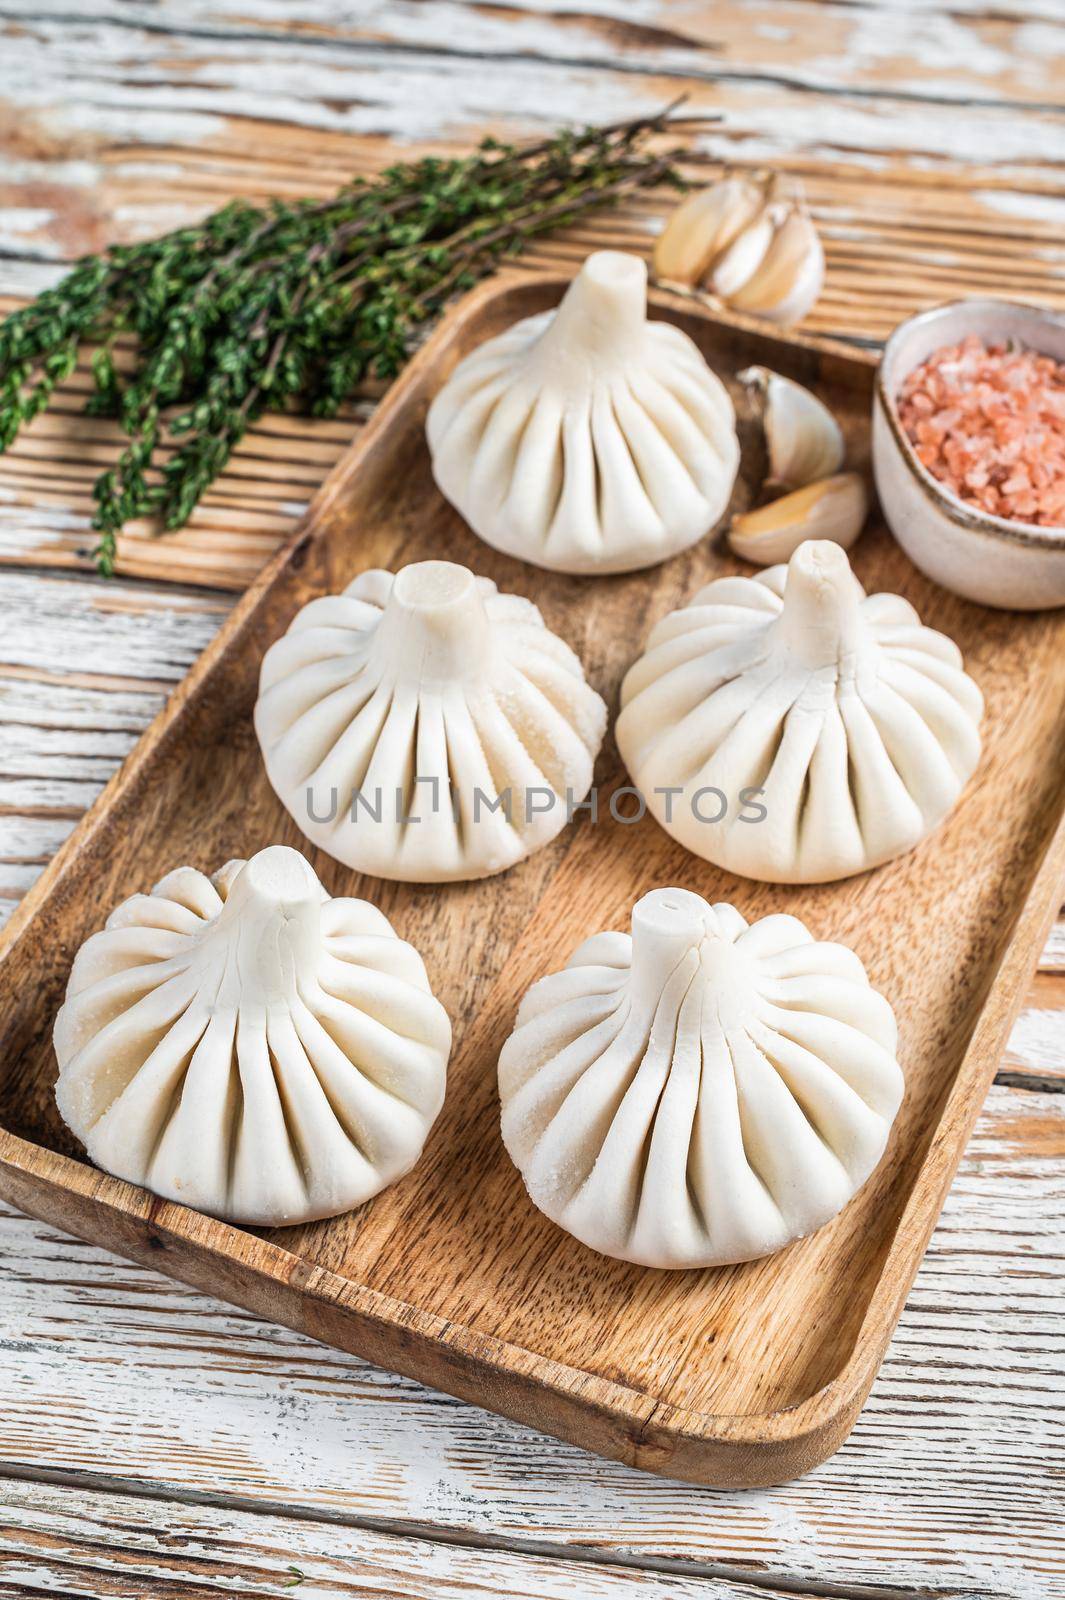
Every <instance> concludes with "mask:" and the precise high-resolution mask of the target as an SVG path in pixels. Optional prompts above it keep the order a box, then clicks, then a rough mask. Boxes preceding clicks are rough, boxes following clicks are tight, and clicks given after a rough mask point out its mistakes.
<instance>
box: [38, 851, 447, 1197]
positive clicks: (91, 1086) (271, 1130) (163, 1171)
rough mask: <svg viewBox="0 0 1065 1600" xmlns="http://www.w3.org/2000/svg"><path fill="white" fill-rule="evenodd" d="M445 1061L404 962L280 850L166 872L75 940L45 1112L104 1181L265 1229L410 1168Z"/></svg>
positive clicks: (384, 934) (422, 982)
mask: <svg viewBox="0 0 1065 1600" xmlns="http://www.w3.org/2000/svg"><path fill="white" fill-rule="evenodd" d="M450 1049H451V1024H450V1023H449V1021H448V1018H447V1013H446V1012H445V1010H444V1008H443V1006H442V1005H441V1004H440V1002H439V1001H438V1000H436V999H434V997H433V994H432V991H431V990H430V988H429V980H428V978H427V977H426V975H425V968H424V966H423V965H422V960H421V957H420V956H419V955H418V953H417V951H416V950H414V949H412V948H411V946H410V945H409V944H404V942H403V940H402V939H399V938H397V936H396V934H395V932H394V931H393V929H392V926H391V924H390V923H389V921H388V919H387V917H385V916H384V915H383V914H382V913H381V912H380V911H378V910H377V909H376V908H375V907H374V906H372V905H369V904H367V902H366V901H365V900H346V899H330V897H329V895H328V894H327V893H326V892H325V890H324V889H323V888H322V885H321V884H320V883H319V881H318V879H317V877H316V876H315V874H314V872H313V871H312V869H311V867H310V865H309V864H308V862H306V861H305V860H304V858H303V857H302V856H301V855H300V854H299V852H298V851H296V850H289V849H287V848H285V847H284V846H281V845H275V846H273V847H271V848H270V849H267V850H261V851H260V852H259V854H258V855H256V856H253V857H252V859H251V860H250V861H246V862H245V861H231V862H229V864H228V865H227V866H225V867H223V868H222V869H221V871H219V872H217V873H215V875H214V877H213V878H208V877H205V876H204V874H203V873H202V872H197V871H196V870H195V869H194V868H192V867H179V868H178V869H177V870H176V871H174V872H171V873H169V874H168V875H167V877H165V878H164V879H163V880H162V882H161V883H158V884H156V886H155V888H154V889H153V890H152V891H151V893H150V894H138V895H134V896H133V898H132V899H131V900H127V901H125V902H124V904H122V905H120V906H119V907H118V909H117V910H116V911H113V912H112V913H111V916H110V917H109V918H108V919H107V923H106V926H105V927H104V929H103V931H102V932H100V933H96V934H93V936H92V937H91V938H90V939H88V940H86V942H85V944H83V945H82V947H81V949H80V950H79V951H78V954H77V956H76V958H75V961H74V966H73V969H72V971H71V974H70V981H69V983H68V985H67V993H66V1000H65V1001H64V1004H63V1007H62V1009H61V1010H60V1012H59V1015H58V1017H57V1019H56V1025H55V1052H56V1056H57V1058H58V1060H59V1081H58V1083H57V1085H56V1099H57V1101H58V1103H59V1110H60V1112H61V1113H62V1115H63V1118H64V1120H65V1122H66V1123H67V1124H68V1126H69V1127H70V1128H71V1130H72V1132H73V1133H74V1134H75V1135H76V1136H77V1138H78V1139H80V1140H81V1142H82V1144H83V1145H84V1146H85V1148H86V1150H87V1151H88V1153H89V1155H90V1156H91V1158H92V1159H93V1161H95V1162H96V1164H97V1166H100V1167H103V1169H104V1170H105V1171H106V1172H110V1173H113V1174H114V1175H115V1177H118V1178H125V1179H126V1180H127V1181H129V1182H130V1183H139V1184H143V1186H144V1187H145V1188H146V1189H151V1190H152V1191H153V1193H155V1194H158V1195H162V1196H163V1197H164V1198H165V1199H167V1200H180V1201H181V1202H182V1203H183V1204H184V1205H187V1206H193V1207H195V1208H196V1209H197V1210H200V1211H206V1212H209V1213H210V1214H211V1215H212V1216H216V1217H223V1218H225V1219H226V1220H228V1221H231V1222H242V1223H249V1224H262V1225H263V1226H275V1225H281V1224H286V1223H296V1222H306V1221H309V1220H311V1219H312V1218H315V1217H330V1216H334V1215H336V1214H337V1213H338V1212H341V1211H349V1210H350V1209H351V1208H352V1207H353V1206H357V1205H361V1204H362V1202H363V1201H364V1200H368V1199H369V1198H370V1197H371V1195H375V1194H377V1193H378V1191H379V1190H381V1189H383V1188H385V1187H386V1185H387V1184H390V1183H394V1182H395V1180H396V1179H397V1178H400V1177H402V1175H403V1174H404V1173H405V1172H407V1171H408V1170H409V1169H410V1168H411V1167H412V1166H413V1165H414V1163H415V1162H416V1161H417V1159H418V1157H419V1155H420V1154H421V1150H422V1146H423V1144H424V1143H425V1139H426V1135H427V1134H428V1132H429V1129H430V1128H431V1127H432V1125H433V1122H434V1121H435V1119H436V1116H437V1113H438V1112H439V1110H440V1107H441V1105H442V1104H443V1100H444V1083H445V1077H446V1071H447V1059H448V1054H449V1052H450Z"/></svg>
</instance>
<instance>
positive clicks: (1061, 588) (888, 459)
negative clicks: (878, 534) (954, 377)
mask: <svg viewBox="0 0 1065 1600" xmlns="http://www.w3.org/2000/svg"><path fill="white" fill-rule="evenodd" d="M969 333H975V334H978V335H979V336H980V338H981V339H983V340H984V341H985V343H987V344H998V343H1002V342H1003V341H1006V340H1010V339H1013V340H1016V341H1018V342H1019V343H1021V344H1024V345H1027V346H1028V347H1029V348H1030V349H1033V350H1039V351H1041V352H1042V353H1043V354H1044V355H1049V356H1053V357H1054V358H1055V359H1056V360H1058V361H1065V318H1063V317H1056V316H1053V315H1052V314H1051V313H1050V312H1046V311H1040V310H1039V309H1038V308H1037V307H1035V306H1024V305H1015V304H1013V303H1012V302H1011V301H1008V300H954V301H951V302H950V303H949V304H948V305H943V306H936V307H935V308H934V309H933V310H931V311H923V312H922V313H921V314H920V315H919V316H916V317H911V318H910V319H909V320H908V321H906V322H903V323H900V324H899V326H898V327H897V328H896V329H895V332H894V333H893V334H892V335H891V338H890V339H889V340H888V342H887V344H886V345H885V347H884V354H883V356H882V358H881V361H880V368H879V371H878V372H877V377H876V391H875V399H874V401H873V473H874V476H875V479H876V488H877V494H878V495H879V497H880V504H881V506H882V508H883V512H884V516H885V517H886V518H887V522H888V526H889V527H890V529H891V531H892V533H893V534H894V535H895V538H896V539H897V540H898V542H899V544H900V545H901V546H902V548H903V549H904V550H905V552H906V554H907V555H908V556H909V558H910V560H911V561H912V562H913V563H914V565H915V566H918V567H920V569H921V571H922V572H925V573H927V575H928V576H929V577H930V578H932V579H934V581H935V582H936V583H939V584H942V586H943V588H944V589H950V590H952V591H953V592H954V593H955V594H960V595H963V596H964V597H965V598H966V599H967V600H977V601H979V602H981V604H983V605H985V606H999V607H1002V608H1004V609H1006V610H1011V611H1042V610H1047V609H1049V608H1050V607H1051V606H1060V605H1065V528H1040V527H1036V526H1035V525H1034V524H1032V523H1028V522H1010V521H1007V519H1006V518H1005V517H995V516H991V515H990V514H989V513H988V512H985V511H980V510H978V509H977V508H976V507H975V506H970V505H967V504H966V502H965V501H964V500H960V499H959V498H958V496H957V495H955V494H952V493H951V491H950V490H949V489H947V488H945V487H944V485H943V484H941V483H938V482H937V481H936V479H935V478H933V476H932V474H931V473H930V472H929V471H928V470H927V468H926V467H923V466H922V465H921V463H920V462H919V461H918V459H917V456H916V455H915V454H914V450H913V446H912V445H911V444H910V441H909V440H908V439H907V438H906V435H905V434H904V433H903V431H902V427H901V425H900V423H899V418H898V411H897V409H896V405H895V396H896V395H897V394H898V392H899V388H900V386H901V384H902V382H903V380H904V379H905V377H906V376H907V374H908V373H910V372H912V371H913V369H914V367H916V366H919V365H920V363H921V362H922V361H924V360H925V358H926V357H927V356H930V355H931V354H932V352H933V351H934V350H939V349H941V348H942V346H944V345H951V344H957V343H958V342H959V341H960V340H961V339H964V337H965V336H966V334H969Z"/></svg>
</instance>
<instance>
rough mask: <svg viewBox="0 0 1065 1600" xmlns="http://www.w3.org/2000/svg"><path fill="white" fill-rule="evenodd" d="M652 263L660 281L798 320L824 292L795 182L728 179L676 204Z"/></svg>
mask: <svg viewBox="0 0 1065 1600" xmlns="http://www.w3.org/2000/svg"><path fill="white" fill-rule="evenodd" d="M654 268H655V276H656V277H657V278H658V279H659V281H661V282H665V283H673V284H676V285H679V284H683V285H685V286H686V287H688V288H695V289H700V288H701V289H709V290H711V291H712V292H713V293H714V294H715V295H717V296H718V298H719V299H721V300H724V301H725V303H726V304H727V305H730V306H733V307H735V309H736V310H738V311H749V312H752V313H753V314H754V315H755V316H760V317H765V318H767V319H768V320H770V321H772V322H797V321H798V320H799V318H800V317H803V316H805V315H806V313H807V312H808V311H809V310H810V308H811V306H812V305H813V304H814V302H815V301H816V299H817V297H818V295H819V294H820V293H821V288H822V286H823V284H824V277H825V255H824V251H823V249H822V248H821V241H820V239H819V237H818V234H817V229H816V228H815V227H814V224H813V222H812V220H811V219H810V216H809V214H808V212H807V211H806V207H805V205H804V203H803V198H802V191H801V189H800V188H799V187H798V185H796V184H791V183H789V182H787V181H786V180H784V179H782V178H780V177H779V176H776V177H770V176H768V175H766V174H763V175H761V176H760V177H757V178H740V177H735V176H733V177H728V178H723V179H721V181H720V182H718V183H715V184H712V185H711V186H710V188H709V189H704V190H702V191H701V192H700V193H698V194H693V195H689V196H688V198H687V199H686V200H684V201H682V202H681V204H680V205H679V206H678V207H677V209H676V210H675V211H674V213H673V215H672V216H671V217H670V219H669V221H668V222H667V224H666V226H665V228H664V229H663V231H662V233H661V235H660V236H659V239H658V242H657V244H656V245H655V252H654Z"/></svg>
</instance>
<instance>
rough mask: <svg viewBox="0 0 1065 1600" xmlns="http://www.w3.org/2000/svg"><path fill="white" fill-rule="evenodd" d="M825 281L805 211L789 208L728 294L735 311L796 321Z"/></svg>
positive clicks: (814, 233)
mask: <svg viewBox="0 0 1065 1600" xmlns="http://www.w3.org/2000/svg"><path fill="white" fill-rule="evenodd" d="M824 284H825V252H824V250H823V249H822V247H821V240H820V238H819V237H818V233H817V229H816V228H815V227H814V225H813V222H812V221H811V219H810V217H809V216H808V215H807V213H806V212H805V211H800V210H790V211H787V212H786V213H784V215H783V216H782V218H781V220H780V222H779V223H778V225H777V227H776V230H775V232H774V234H773V237H772V239H771V240H770V243H769V248H768V249H767V250H766V251H765V253H764V255H763V256H762V257H761V260H760V262H759V264H758V268H757V270H756V271H755V272H754V273H752V275H751V276H750V278H748V279H747V281H746V283H744V284H743V285H742V287H741V288H740V289H738V290H735V291H734V292H733V293H732V294H731V295H730V296H729V304H730V305H731V306H732V307H733V309H734V310H736V311H750V312H753V314H754V315H755V316H757V317H764V318H765V319H766V320H767V321H768V322H780V323H790V322H799V321H801V319H802V318H803V317H805V315H806V313H807V312H808V311H812V310H813V307H814V306H815V305H816V304H817V301H818V300H819V298H820V296H821V290H822V289H823V288H824Z"/></svg>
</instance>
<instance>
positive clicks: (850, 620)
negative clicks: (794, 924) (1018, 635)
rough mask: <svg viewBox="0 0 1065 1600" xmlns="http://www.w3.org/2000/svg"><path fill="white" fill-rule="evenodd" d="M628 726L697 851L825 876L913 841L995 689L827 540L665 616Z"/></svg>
mask: <svg viewBox="0 0 1065 1600" xmlns="http://www.w3.org/2000/svg"><path fill="white" fill-rule="evenodd" d="M621 704H622V711H621V715H620V716H619V717H618V722H617V741H618V748H619V749H620V751H621V755H622V758H623V760H624V762H625V765H626V766H627V767H628V769H629V772H630V774H631V776H632V779H633V782H634V783H635V784H636V785H637V786H638V787H639V789H640V790H641V791H642V793H643V794H644V796H645V798H646V800H647V805H648V809H649V810H650V811H651V812H652V813H653V815H654V816H655V817H657V819H658V821H659V822H660V823H661V824H662V826H663V827H664V828H665V829H666V830H667V832H669V833H671V834H672V835H673V837H674V838H675V839H677V840H679V841H680V843H681V844H683V845H685V846H686V847H687V848H688V849H689V850H692V851H694V852H695V854H696V855H699V856H705V858H706V859H707V860H708V861H713V862H714V863H715V864H716V865H717V866H719V867H725V868H727V869H728V871H730V872H738V873H741V874H742V875H743V876H745V877H748V878H761V879H764V880H766V881H767V882H770V883H826V882H829V881H830V880H831V879H834V878H846V877H849V876H850V875H851V874H852V873H855V872H863V871H865V869H866V868H867V867H875V866H877V865H879V863H880V862H883V861H889V860H890V859H891V858H892V857H893V856H898V855H901V854H902V853H903V852H904V851H906V850H911V849H912V848H913V847H914V845H916V844H918V843H920V841H921V840H922V839H923V838H924V837H925V836H926V834H929V833H931V831H932V829H933V828H935V827H936V826H937V825H938V824H939V823H940V822H941V821H942V820H943V818H944V817H945V816H946V814H947V812H948V811H949V810H950V809H951V807H952V806H953V805H954V802H955V801H956V800H957V798H958V796H959V795H960V794H961V791H962V789H963V788H964V786H965V784H966V782H967V780H968V779H969V777H970V775H971V774H972V771H973V769H974V767H975V766H976V763H977V761H978V759H979V756H980V731H979V730H980V720H981V717H982V715H983V698H982V696H981V694H980V690H979V689H978V688H977V686H976V684H975V683H974V682H973V680H972V679H971V678H970V677H968V676H967V675H966V673H965V670H964V668H963V665H962V658H961V652H960V651H959V649H958V647H957V645H956V644H954V643H953V641H952V640H950V639H948V638H945V637H944V635H943V634H941V633H935V632H934V631H933V630H932V629H931V628H925V627H923V626H922V624H921V619H920V617H919V616H918V615H917V613H916V611H915V610H914V608H913V606H912V605H910V603H909V601H908V600H904V599H903V598H902V597H901V595H896V594H874V595H868V596H867V595H866V594H865V593H864V591H863V589H862V587H861V585H860V584H859V582H858V580H857V578H855V577H854V575H853V573H852V572H851V569H850V564H849V562H848V560H847V557H846V555H845V554H844V552H843V551H842V550H841V549H840V547H839V546H838V545H836V544H833V543H830V542H829V541H827V540H810V541H808V542H807V543H805V544H801V545H800V546H799V548H798V549H797V550H796V552H795V554H794V555H793V556H792V558H791V561H790V562H789V564H788V565H787V566H786V567H785V566H778V567H770V568H769V569H768V570H767V571H765V572H762V573H759V575H758V576H757V577H756V578H718V579H716V580H715V581H714V582H713V583H710V584H708V585H707V586H706V588H705V589H701V590H700V591H699V593H698V594H697V595H696V596H695V598H694V599H693V600H692V601H690V602H689V604H688V605H686V606H683V607H682V608H681V609H680V610H679V611H673V612H671V613H670V614H669V615H668V616H666V617H664V618H663V619H662V621H661V622H659V623H658V624H657V626H656V627H655V628H654V629H653V631H652V633H651V636H650V639H649V640H648V643H647V649H646V652H645V654H644V655H643V656H642V657H641V658H640V659H639V660H638V661H637V662H636V664H635V665H634V666H633V667H632V668H630V670H629V672H628V673H627V675H626V677H625V681H624V683H623V684H622V689H621Z"/></svg>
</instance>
